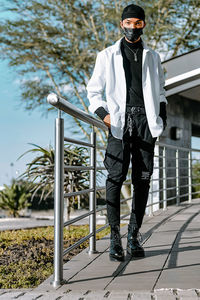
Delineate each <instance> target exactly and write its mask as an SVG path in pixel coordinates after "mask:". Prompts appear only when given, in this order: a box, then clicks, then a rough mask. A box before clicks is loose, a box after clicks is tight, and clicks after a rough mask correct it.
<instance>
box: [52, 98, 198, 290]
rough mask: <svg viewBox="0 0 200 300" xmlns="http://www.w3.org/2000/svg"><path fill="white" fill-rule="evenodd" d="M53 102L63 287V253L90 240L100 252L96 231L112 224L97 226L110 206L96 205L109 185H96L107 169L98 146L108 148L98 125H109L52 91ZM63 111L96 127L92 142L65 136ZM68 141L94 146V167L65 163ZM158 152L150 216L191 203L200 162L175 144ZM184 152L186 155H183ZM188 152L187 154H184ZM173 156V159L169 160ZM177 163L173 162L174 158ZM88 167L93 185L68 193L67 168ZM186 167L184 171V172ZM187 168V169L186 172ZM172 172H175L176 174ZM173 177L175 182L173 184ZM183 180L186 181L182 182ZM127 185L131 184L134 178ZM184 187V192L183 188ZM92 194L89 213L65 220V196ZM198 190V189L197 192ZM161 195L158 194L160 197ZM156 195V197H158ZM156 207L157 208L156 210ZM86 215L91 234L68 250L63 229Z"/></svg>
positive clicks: (57, 252) (57, 278) (57, 270)
mask: <svg viewBox="0 0 200 300" xmlns="http://www.w3.org/2000/svg"><path fill="white" fill-rule="evenodd" d="M47 101H48V103H49V104H51V105H53V106H54V107H56V108H57V109H58V117H57V118H56V122H55V183H54V184H55V188H54V198H55V199H54V279H53V282H52V284H53V286H54V287H57V286H59V285H60V284H61V283H62V281H63V256H64V255H66V254H67V253H69V252H70V251H71V250H73V249H74V248H76V247H78V246H79V245H80V244H82V243H83V242H85V241H86V240H88V239H89V254H90V253H95V252H96V234H97V233H98V232H100V231H101V230H103V229H105V228H106V227H108V224H106V225H104V226H102V227H100V228H99V229H96V213H97V212H99V211H102V210H103V209H106V207H105V206H104V207H101V208H98V209H97V208H96V193H97V191H100V190H104V189H105V186H102V187H97V186H96V175H97V171H98V170H103V169H105V168H104V167H97V163H96V157H97V153H96V151H97V149H100V150H105V148H104V147H97V141H96V133H95V127H97V128H98V129H102V130H107V127H106V126H105V125H104V124H103V122H102V121H100V120H98V119H97V118H95V117H93V116H91V115H89V114H88V113H86V112H84V111H82V110H80V109H78V108H77V107H75V106H74V105H72V104H71V103H69V102H68V101H66V100H65V99H63V98H61V97H58V96H57V95H56V94H54V93H53V94H50V95H48V97H47ZM61 111H63V112H65V113H67V114H69V115H71V116H73V117H75V118H77V119H79V120H81V121H83V122H85V123H87V124H90V125H91V126H92V131H91V134H90V142H84V141H80V140H77V139H72V138H69V137H64V119H62V118H61ZM64 141H66V142H69V143H73V144H77V145H81V146H84V147H89V148H90V166H65V165H64ZM156 147H157V153H156V154H155V155H154V157H155V160H157V164H156V165H155V166H154V172H155V173H156V174H157V178H156V177H155V176H152V178H151V188H150V192H149V201H148V204H147V209H149V212H148V213H149V215H151V214H152V213H153V211H154V210H156V206H158V205H159V208H163V209H164V210H165V209H166V208H167V203H168V202H170V201H174V200H175V201H176V204H177V205H179V203H180V199H181V198H183V197H187V198H188V200H189V202H191V201H192V195H193V194H195V192H192V186H194V184H192V161H200V159H198V158H194V159H193V158H192V152H196V153H198V154H200V150H198V149H191V148H183V147H176V146H172V145H167V144H163V143H160V142H156ZM169 151H175V156H174V155H173V157H170V158H169V157H168V152H169ZM181 153H182V157H181V155H180V154H181ZM183 153H184V155H183ZM169 159H170V160H169ZM173 160H174V163H173V166H171V165H170V164H169V161H170V162H171V161H173ZM65 170H68V171H74V170H87V171H89V172H90V176H89V177H90V180H89V188H88V189H85V190H82V191H78V192H70V193H64V171H65ZM181 170H182V171H181ZM183 170H185V171H183ZM172 171H175V173H174V174H172ZM172 175H173V176H172ZM171 180H173V182H175V184H174V185H173V184H169V183H168V182H170V181H171ZM182 182H183V183H184V184H182ZM124 184H131V181H129V182H125V183H124ZM197 185H199V184H197ZM181 189H183V191H182V190H181ZM185 191H186V192H185ZM88 193H89V212H87V213H85V214H83V215H81V216H78V217H76V218H74V219H72V220H69V221H66V222H64V221H63V210H64V198H67V197H71V196H77V195H83V194H88ZM196 193H197V192H196ZM156 195H157V196H156ZM155 196H156V197H155ZM131 199H132V197H129V198H126V199H121V203H124V202H127V201H128V200H131ZM154 208H155V209H154ZM129 214H130V213H128V214H124V215H122V216H121V219H124V218H126V217H127V216H128V215H129ZM86 217H89V234H88V235H87V236H85V237H83V238H81V239H80V240H79V241H78V242H76V243H75V244H73V245H71V246H70V247H68V248H67V249H65V250H64V249H63V229H64V227H66V226H69V225H71V224H74V223H76V222H78V221H80V220H82V219H84V218H86Z"/></svg>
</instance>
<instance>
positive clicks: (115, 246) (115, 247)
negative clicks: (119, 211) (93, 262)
mask: <svg viewBox="0 0 200 300" xmlns="http://www.w3.org/2000/svg"><path fill="white" fill-rule="evenodd" d="M110 260H112V261H116V260H118V261H123V260H124V250H123V248H122V243H121V236H120V226H119V225H114V226H111V236H110Z"/></svg>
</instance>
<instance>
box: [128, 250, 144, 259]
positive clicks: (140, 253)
mask: <svg viewBox="0 0 200 300" xmlns="http://www.w3.org/2000/svg"><path fill="white" fill-rule="evenodd" d="M127 253H128V254H129V255H130V256H132V257H145V253H144V251H133V250H131V249H130V248H127Z"/></svg>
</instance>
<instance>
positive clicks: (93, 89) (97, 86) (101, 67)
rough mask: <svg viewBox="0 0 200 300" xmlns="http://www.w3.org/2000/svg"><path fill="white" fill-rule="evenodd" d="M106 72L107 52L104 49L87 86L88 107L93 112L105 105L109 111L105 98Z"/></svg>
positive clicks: (99, 55)
mask: <svg viewBox="0 0 200 300" xmlns="http://www.w3.org/2000/svg"><path fill="white" fill-rule="evenodd" d="M105 74H106V64H105V54H104V52H103V51H101V52H99V53H98V55H97V59H96V63H95V67H94V71H93V74H92V77H91V79H90V80H89V82H88V84H87V87H86V89H87V97H88V99H89V102H90V105H89V107H88V109H89V111H90V112H91V113H94V112H95V111H96V110H97V109H98V108H99V107H103V108H104V109H105V110H106V111H108V107H107V103H106V101H104V100H103V93H104V88H105V83H106V78H105Z"/></svg>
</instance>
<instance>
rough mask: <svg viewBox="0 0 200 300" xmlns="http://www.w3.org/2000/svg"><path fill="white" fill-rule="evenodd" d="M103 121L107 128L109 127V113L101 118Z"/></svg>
mask: <svg viewBox="0 0 200 300" xmlns="http://www.w3.org/2000/svg"><path fill="white" fill-rule="evenodd" d="M103 122H104V124H105V125H106V126H107V127H108V128H110V114H107V115H106V116H105V118H104V119H103Z"/></svg>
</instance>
